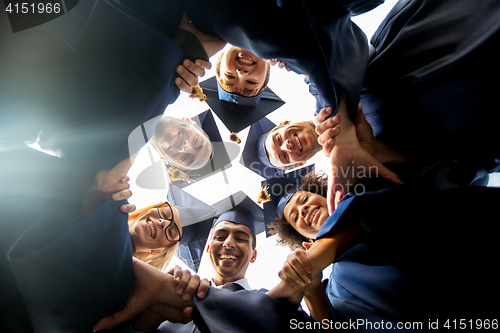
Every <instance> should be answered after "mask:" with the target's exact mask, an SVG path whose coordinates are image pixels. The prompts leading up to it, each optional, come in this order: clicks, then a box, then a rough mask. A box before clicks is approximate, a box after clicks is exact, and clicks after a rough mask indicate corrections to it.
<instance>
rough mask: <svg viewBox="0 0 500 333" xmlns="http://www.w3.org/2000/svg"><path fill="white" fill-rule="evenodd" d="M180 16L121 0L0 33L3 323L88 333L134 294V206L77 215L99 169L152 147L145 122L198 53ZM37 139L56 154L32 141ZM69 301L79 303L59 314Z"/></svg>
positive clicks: (173, 92)
mask: <svg viewBox="0 0 500 333" xmlns="http://www.w3.org/2000/svg"><path fill="white" fill-rule="evenodd" d="M175 13H176V15H177V16H174V17H173V19H172V20H170V21H169V24H170V26H168V27H163V30H161V29H159V28H157V27H155V26H154V25H153V24H151V23H150V22H148V21H147V20H144V19H143V18H142V17H141V16H140V15H138V14H137V13H134V12H133V11H131V10H128V9H127V8H125V7H124V6H122V5H119V4H117V3H115V2H112V1H91V2H81V3H80V4H79V5H78V6H76V7H75V8H74V9H73V10H72V11H70V12H68V13H67V14H65V15H63V16H61V17H59V18H57V19H55V20H54V21H53V22H51V23H48V24H44V25H42V26H39V27H35V28H33V29H30V30H27V31H22V32H18V33H11V32H10V31H8V32H4V33H2V37H1V40H2V41H1V44H2V45H3V48H2V50H3V52H2V55H1V58H2V65H1V72H2V76H3V77H4V80H5V82H7V83H8V84H6V85H5V86H4V88H5V89H2V92H1V102H0V104H1V109H2V122H1V125H0V126H1V128H2V134H1V138H0V145H1V151H0V156H1V157H0V168H1V170H2V172H1V173H0V182H1V186H0V197H1V203H0V207H1V209H0V210H1V211H2V225H1V229H0V234H1V238H2V241H1V244H2V245H1V247H2V260H1V265H0V266H1V269H2V274H1V275H2V279H1V281H2V301H1V307H2V318H1V320H0V322H1V326H2V330H3V331H9V332H30V331H33V330H36V331H39V330H41V331H43V330H47V331H51V330H54V329H56V330H57V329H60V330H63V331H65V330H72V329H74V327H75V326H76V327H78V328H79V329H81V330H90V329H91V328H92V325H93V324H95V322H96V320H98V319H99V318H100V317H101V316H102V313H103V310H104V309H107V310H104V312H110V311H112V310H113V309H114V310H116V309H118V308H120V307H121V306H123V304H124V302H126V299H127V294H128V291H129V289H130V282H131V278H132V266H131V254H132V252H131V243H130V237H129V236H128V232H126V230H127V229H128V228H127V227H126V226H127V223H126V221H127V214H125V213H124V212H122V211H121V210H120V207H121V206H122V205H127V203H126V202H125V201H118V202H114V201H113V200H111V199H109V200H108V201H106V202H105V203H104V204H103V205H101V207H99V208H98V209H97V210H95V211H93V212H92V213H91V214H90V215H88V216H87V217H86V218H85V219H83V220H81V221H80V219H79V216H80V212H81V209H82V203H83V198H84V195H85V193H86V191H87V190H88V189H89V188H90V186H91V184H92V183H93V182H94V180H95V177H96V173H97V172H98V171H100V170H110V169H112V168H113V167H114V166H115V165H117V164H118V163H119V162H121V161H126V160H127V159H129V158H130V156H131V155H133V154H135V153H136V152H137V151H138V150H139V149H140V148H141V147H142V146H143V145H144V143H145V139H144V136H143V134H142V129H141V125H143V123H145V126H147V125H148V124H149V126H152V128H154V123H151V122H149V123H147V121H149V120H151V119H152V118H153V119H154V118H156V117H157V116H159V115H161V114H163V112H164V110H165V107H166V106H167V105H168V104H170V103H172V102H174V101H175V100H176V98H177V96H178V95H179V88H178V87H177V86H176V84H175V82H174V79H175V78H176V76H177V73H176V67H177V66H178V65H179V64H182V63H183V61H184V60H185V59H190V60H191V61H195V60H196V59H195V58H193V57H192V56H191V54H190V52H189V50H185V49H183V48H182V47H181V46H180V45H179V44H178V42H176V41H175V40H174V39H175V37H174V35H175V32H176V31H177V30H178V26H179V22H180V21H181V18H182V11H180V12H179V11H176V12H175ZM172 15H174V14H173V13H172ZM2 18H4V19H2V20H1V21H2V24H3V25H4V26H3V27H2V29H5V30H9V27H8V26H6V25H7V24H8V19H7V17H6V13H3V14H2ZM167 28H168V31H167ZM207 60H208V59H207ZM137 128H138V129H139V131H138V134H139V135H136V136H131V133H132V132H133V130H135V129H137ZM145 130H147V131H151V129H150V128H146V129H145ZM136 132H137V131H136ZM132 134H133V133H132ZM136 134H137V133H136ZM37 141H38V143H39V145H40V146H41V147H42V148H43V149H48V150H52V151H53V152H54V153H55V155H56V156H57V157H56V156H51V155H48V154H45V153H42V152H40V151H37V150H34V149H31V148H29V147H28V146H27V144H31V143H35V142H37ZM125 174H126V169H125V171H123V174H120V175H119V176H118V177H123V176H125ZM118 179H119V178H117V180H118ZM32 226H34V227H32ZM30 227H31V228H30ZM110 235H113V236H110ZM73 246H74V247H73ZM50 263H52V264H54V266H51V265H50ZM76 263H78V264H76ZM101 264H102V265H101ZM77 266H78V267H77ZM40 267H44V268H43V269H42V271H43V272H42V273H46V274H47V277H46V278H43V276H42V273H40V272H37V270H36V268H39V269H40ZM66 267H67V268H66ZM70 267H73V268H74V269H73V270H72V269H70ZM82 272H85V274H82ZM70 281H73V282H74V284H73V285H71V284H70V283H69V282H70ZM76 281H78V282H76ZM37 285H38V288H35V286H37ZM64 285H65V286H66V287H67V288H66V289H64V288H62V286H64ZM82 285H83V286H87V287H86V288H82ZM111 285H114V289H113V288H109V286H111ZM71 286H73V287H71ZM90 286H91V287H90ZM90 288H95V289H94V290H95V293H93V294H92V296H91V293H89V289H90ZM110 293H111V294H110ZM70 295H71V299H72V301H71V302H70V301H69V299H68V298H69V296H70ZM102 298H105V299H108V302H102ZM75 299H76V300H78V301H75ZM80 301H81V303H80ZM71 304H72V305H74V306H75V307H74V309H76V310H75V311H73V310H72V311H60V309H64V308H66V310H67V309H69V308H70V306H71ZM97 304H100V305H99V306H96V305H97ZM92 313H94V315H92Z"/></svg>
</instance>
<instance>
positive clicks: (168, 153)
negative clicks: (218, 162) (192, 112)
mask: <svg viewBox="0 0 500 333" xmlns="http://www.w3.org/2000/svg"><path fill="white" fill-rule="evenodd" d="M150 143H151V145H152V146H153V147H154V148H155V150H156V151H157V152H158V153H159V154H160V158H161V159H163V160H164V161H165V162H166V163H168V164H170V165H172V166H175V167H177V168H180V169H184V170H193V169H199V168H201V167H203V166H204V165H205V164H206V163H207V162H208V161H209V160H210V158H211V156H212V143H211V142H210V139H209V137H208V135H207V134H206V133H205V131H204V130H203V129H201V128H200V127H199V126H198V125H197V124H196V122H194V121H193V120H191V119H189V118H182V119H179V118H175V117H169V116H163V117H161V119H160V120H159V121H158V123H157V124H156V127H155V131H154V133H153V136H152V137H151V140H150Z"/></svg>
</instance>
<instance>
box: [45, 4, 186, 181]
mask: <svg viewBox="0 0 500 333" xmlns="http://www.w3.org/2000/svg"><path fill="white" fill-rule="evenodd" d="M186 58H188V56H187V54H186V52H185V51H184V50H183V49H182V48H181V47H180V46H179V45H178V44H177V43H176V42H175V41H174V40H173V39H171V38H170V37H169V36H167V35H165V34H164V33H162V32H161V31H160V30H158V29H156V28H155V26H153V25H152V24H151V23H150V22H149V21H147V20H146V19H145V18H143V17H142V16H141V15H138V14H137V13H135V12H134V11H132V10H130V9H128V8H126V7H124V6H122V5H120V4H117V3H114V2H113V1H110V0H107V1H106V0H104V1H98V2H97V3H96V5H95V8H94V9H93V11H92V14H91V16H90V18H89V21H88V23H87V25H86V27H85V30H84V31H83V33H82V34H81V36H80V38H79V40H78V43H77V44H76V46H75V50H74V55H73V56H72V62H71V66H70V69H69V70H68V72H67V75H66V76H65V80H62V82H61V85H60V87H59V89H58V90H57V91H56V92H55V94H56V96H52V98H51V102H50V103H51V108H52V109H54V110H57V115H58V117H57V119H51V122H50V123H48V124H47V125H46V126H45V128H44V131H43V132H42V133H41V135H40V138H39V141H40V145H41V146H42V147H44V148H48V149H52V150H54V151H56V152H57V153H58V154H59V156H61V157H64V158H66V159H68V160H69V161H71V162H72V163H74V164H76V165H79V166H80V167H84V168H86V169H92V170H94V171H99V170H106V169H110V168H112V167H113V166H114V165H116V163H118V162H120V161H122V160H124V159H125V158H127V157H128V156H130V155H131V154H133V153H135V152H137V151H138V150H139V149H140V148H141V147H142V146H143V145H144V144H145V143H146V138H145V137H144V136H143V135H142V133H143V131H142V130H141V127H140V126H141V125H143V124H144V123H146V122H148V121H149V120H152V119H155V117H158V116H161V115H162V114H163V112H164V111H165V108H166V107H167V106H168V105H169V104H171V103H173V102H174V101H175V100H176V99H177V97H178V95H179V89H178V88H177V86H176V85H175V82H174V79H175V77H176V76H177V74H176V72H175V68H176V66H177V65H178V64H180V63H181V62H182V61H183V60H184V59H186ZM157 120H158V119H155V121H150V122H149V123H147V124H146V125H145V126H148V127H147V128H146V133H148V131H150V130H154V125H155V123H156V121H157ZM136 129H138V131H136V134H138V136H137V137H135V136H132V135H131V134H132V132H133V131H134V130H136ZM89 133H90V134H89ZM103 142H105V144H103Z"/></svg>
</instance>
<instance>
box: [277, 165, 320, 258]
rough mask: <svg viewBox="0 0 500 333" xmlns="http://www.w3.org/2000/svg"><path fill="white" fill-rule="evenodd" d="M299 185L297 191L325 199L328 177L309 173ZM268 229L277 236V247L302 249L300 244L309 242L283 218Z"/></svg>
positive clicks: (278, 219)
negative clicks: (317, 195)
mask: <svg viewBox="0 0 500 333" xmlns="http://www.w3.org/2000/svg"><path fill="white" fill-rule="evenodd" d="M300 183H301V186H300V189H299V191H306V192H311V193H315V194H319V195H321V196H322V197H325V198H326V196H327V193H328V176H327V175H325V174H324V173H319V174H316V173H314V172H310V173H308V174H307V175H305V176H304V178H302V180H301V182H300ZM270 228H271V233H272V234H273V235H275V234H277V235H278V241H277V243H278V245H281V246H285V245H286V246H288V247H289V248H290V249H292V250H295V249H297V248H300V247H302V242H309V241H310V239H309V238H307V237H304V236H302V235H301V234H300V233H299V232H298V231H297V230H295V229H294V228H293V227H292V225H291V224H290V223H288V221H287V220H286V218H285V217H284V216H283V217H281V218H279V217H278V218H276V221H274V222H273V223H271V226H270Z"/></svg>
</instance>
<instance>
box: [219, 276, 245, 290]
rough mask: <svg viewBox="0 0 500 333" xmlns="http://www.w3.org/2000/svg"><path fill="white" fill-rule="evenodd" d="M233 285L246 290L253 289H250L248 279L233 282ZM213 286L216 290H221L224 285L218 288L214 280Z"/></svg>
mask: <svg viewBox="0 0 500 333" xmlns="http://www.w3.org/2000/svg"><path fill="white" fill-rule="evenodd" d="M231 283H237V284H239V285H240V286H242V287H243V288H245V290H252V288H251V287H250V284H249V283H248V279H247V278H243V279H239V280H236V281H233V282H231ZM212 286H214V287H215V288H219V289H220V288H222V287H223V286H224V285H223V284H221V285H220V286H216V285H215V283H214V280H213V279H212Z"/></svg>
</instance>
